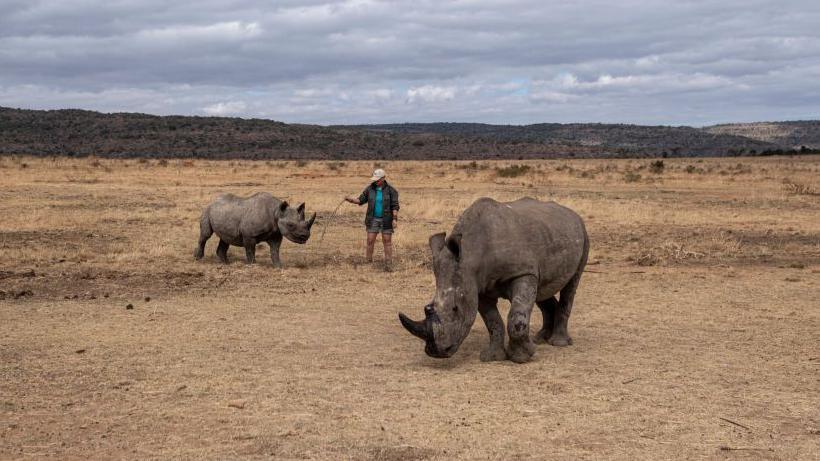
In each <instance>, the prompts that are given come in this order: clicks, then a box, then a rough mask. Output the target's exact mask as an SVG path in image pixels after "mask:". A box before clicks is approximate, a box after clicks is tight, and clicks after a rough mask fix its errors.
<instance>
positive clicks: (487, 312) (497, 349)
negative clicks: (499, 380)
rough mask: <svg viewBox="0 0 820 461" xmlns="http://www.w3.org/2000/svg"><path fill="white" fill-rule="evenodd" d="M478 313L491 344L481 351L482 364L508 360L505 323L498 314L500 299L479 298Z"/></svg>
mask: <svg viewBox="0 0 820 461" xmlns="http://www.w3.org/2000/svg"><path fill="white" fill-rule="evenodd" d="M478 312H479V313H480V314H481V319H482V320H484V325H486V326H487V332H489V333H490V344H489V345H488V346H487V348H486V349H484V350H483V351H481V356H480V358H481V361H482V362H494V361H498V360H506V359H507V351H505V350H504V336H505V335H504V321H503V320H501V314H499V313H498V298H479V300H478Z"/></svg>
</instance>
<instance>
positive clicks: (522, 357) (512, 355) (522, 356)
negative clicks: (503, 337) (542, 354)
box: [507, 349, 532, 363]
mask: <svg viewBox="0 0 820 461" xmlns="http://www.w3.org/2000/svg"><path fill="white" fill-rule="evenodd" d="M507 358H509V359H510V360H511V361H513V362H515V363H527V362H529V361H530V360H532V354H530V353H529V352H527V351H526V350H524V349H515V350H511V351H509V353H508V354H507Z"/></svg>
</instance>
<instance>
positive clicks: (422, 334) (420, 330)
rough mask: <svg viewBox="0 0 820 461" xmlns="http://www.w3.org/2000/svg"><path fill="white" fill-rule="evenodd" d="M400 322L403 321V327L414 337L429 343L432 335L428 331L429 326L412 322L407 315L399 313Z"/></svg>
mask: <svg viewBox="0 0 820 461" xmlns="http://www.w3.org/2000/svg"><path fill="white" fill-rule="evenodd" d="M399 321H401V324H402V326H404V328H406V329H407V331H409V332H410V333H411V334H412V335H413V336H415V337H417V338H421V339H423V340H425V341H427V340H428V339H429V338H430V334H429V332H428V331H427V325H425V323H424V322H416V321H415V320H411V319H410V318H408V317H407V316H406V315H404V314H402V313H401V312H399Z"/></svg>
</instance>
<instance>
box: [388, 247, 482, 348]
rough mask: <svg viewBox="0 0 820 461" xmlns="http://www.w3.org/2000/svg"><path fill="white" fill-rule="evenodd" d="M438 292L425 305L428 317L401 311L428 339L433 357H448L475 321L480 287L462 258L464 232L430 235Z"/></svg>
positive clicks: (408, 324) (411, 328) (402, 317)
mask: <svg viewBox="0 0 820 461" xmlns="http://www.w3.org/2000/svg"><path fill="white" fill-rule="evenodd" d="M430 250H431V251H432V253H433V273H434V274H435V277H436V294H435V296H434V297H433V300H432V301H431V302H430V303H429V304H428V305H426V306H424V320H421V321H415V320H411V319H410V318H408V317H407V316H405V315H404V314H401V313H400V314H399V320H400V321H401V324H402V325H403V326H404V328H406V329H407V331H409V332H410V333H412V334H413V335H415V336H417V337H419V338H421V339H423V340H424V341H425V343H426V345H425V347H424V352H426V353H427V355H429V356H430V357H436V358H447V357H450V356H452V355H453V354H455V353H456V351H457V350H458V348H459V346H461V343H462V342H463V341H464V338H466V337H467V334H468V333H469V332H470V328H471V327H472V325H473V322H475V316H476V312H477V310H478V291H477V289H476V284H475V280H474V278H473V277H472V276H471V274H469V273H467V271H465V270H464V268H463V266H462V264H461V263H462V261H461V238H460V236H456V237H453V236H451V237H450V238H446V234H444V233H443V232H442V233H440V234H435V235H433V236H432V237H430Z"/></svg>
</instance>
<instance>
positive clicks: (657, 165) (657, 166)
mask: <svg viewBox="0 0 820 461" xmlns="http://www.w3.org/2000/svg"><path fill="white" fill-rule="evenodd" d="M665 168H666V165H664V164H663V160H655V161H654V162H652V163H650V164H649V171H650V172H652V173H655V174H661V173H663V170H664V169H665Z"/></svg>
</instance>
